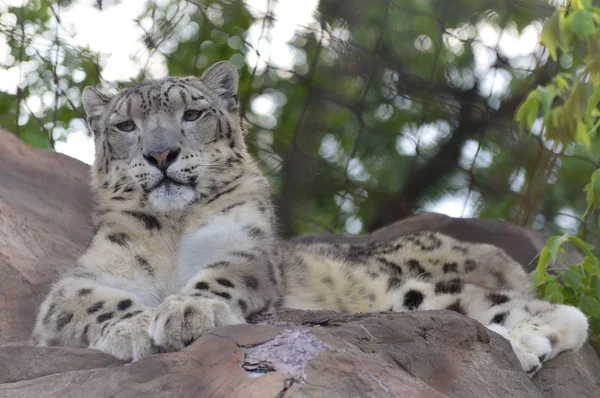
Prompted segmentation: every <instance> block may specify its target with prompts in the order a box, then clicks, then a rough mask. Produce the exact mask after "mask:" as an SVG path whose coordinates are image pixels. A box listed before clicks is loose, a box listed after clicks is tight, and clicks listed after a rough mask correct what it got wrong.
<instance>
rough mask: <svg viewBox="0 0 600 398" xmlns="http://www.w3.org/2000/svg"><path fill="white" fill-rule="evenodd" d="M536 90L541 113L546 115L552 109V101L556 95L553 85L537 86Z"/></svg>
mask: <svg viewBox="0 0 600 398" xmlns="http://www.w3.org/2000/svg"><path fill="white" fill-rule="evenodd" d="M537 92H538V94H537V96H538V98H539V101H540V108H541V111H542V114H543V115H547V114H548V113H550V111H551V110H552V102H554V98H555V97H556V89H555V88H554V87H553V86H546V87H538V89H537Z"/></svg>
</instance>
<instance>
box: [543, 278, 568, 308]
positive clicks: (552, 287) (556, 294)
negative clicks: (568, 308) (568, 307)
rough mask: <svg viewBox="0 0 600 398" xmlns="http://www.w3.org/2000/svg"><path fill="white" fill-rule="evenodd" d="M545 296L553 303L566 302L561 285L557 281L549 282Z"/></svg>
mask: <svg viewBox="0 0 600 398" xmlns="http://www.w3.org/2000/svg"><path fill="white" fill-rule="evenodd" d="M544 297H545V298H546V300H549V301H551V302H553V303H558V304H562V303H564V302H565V297H564V296H563V294H562V293H561V292H560V285H558V284H557V283H549V284H547V285H546V289H544Z"/></svg>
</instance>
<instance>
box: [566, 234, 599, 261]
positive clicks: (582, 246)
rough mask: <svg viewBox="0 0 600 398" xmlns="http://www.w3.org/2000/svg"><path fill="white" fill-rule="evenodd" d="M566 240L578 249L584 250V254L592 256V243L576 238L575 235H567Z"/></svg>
mask: <svg viewBox="0 0 600 398" xmlns="http://www.w3.org/2000/svg"><path fill="white" fill-rule="evenodd" d="M568 241H569V242H571V243H573V244H574V245H575V246H577V247H578V248H579V249H581V251H582V252H584V253H585V254H586V255H588V256H590V257H594V253H593V252H592V250H594V245H590V244H589V243H587V242H586V241H584V240H583V239H581V238H578V237H577V236H569V238H568Z"/></svg>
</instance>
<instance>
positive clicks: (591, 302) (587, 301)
mask: <svg viewBox="0 0 600 398" xmlns="http://www.w3.org/2000/svg"><path fill="white" fill-rule="evenodd" d="M579 307H580V308H581V309H582V310H583V312H585V313H586V314H587V315H591V316H593V317H594V318H600V301H598V299H597V298H596V297H591V296H582V297H581V299H580V301H579Z"/></svg>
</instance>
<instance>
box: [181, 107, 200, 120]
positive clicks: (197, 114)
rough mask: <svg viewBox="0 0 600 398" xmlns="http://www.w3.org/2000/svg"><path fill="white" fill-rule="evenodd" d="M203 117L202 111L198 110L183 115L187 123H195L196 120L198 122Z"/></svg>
mask: <svg viewBox="0 0 600 398" xmlns="http://www.w3.org/2000/svg"><path fill="white" fill-rule="evenodd" d="M200 116H202V111H199V110H197V109H188V110H187V111H185V112H184V114H183V120H185V121H186V122H193V121H194V120H198V119H199V118H200Z"/></svg>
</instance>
